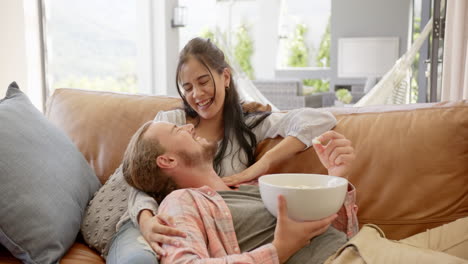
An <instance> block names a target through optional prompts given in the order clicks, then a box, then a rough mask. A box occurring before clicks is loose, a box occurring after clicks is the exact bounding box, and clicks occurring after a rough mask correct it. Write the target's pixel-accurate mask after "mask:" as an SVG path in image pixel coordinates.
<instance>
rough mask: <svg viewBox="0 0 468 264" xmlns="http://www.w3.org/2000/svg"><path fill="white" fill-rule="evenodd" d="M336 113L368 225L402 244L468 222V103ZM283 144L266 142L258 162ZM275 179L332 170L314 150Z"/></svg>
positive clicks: (284, 167)
mask: <svg viewBox="0 0 468 264" xmlns="http://www.w3.org/2000/svg"><path fill="white" fill-rule="evenodd" d="M329 110H330V111H332V112H333V113H334V114H335V116H336V117H337V119H338V124H337V126H336V127H335V128H334V130H335V131H337V132H340V133H342V134H344V135H345V136H346V137H347V138H349V139H350V140H351V141H352V142H353V146H354V148H355V151H356V160H355V162H354V167H353V169H352V172H351V175H350V176H349V181H350V182H351V183H353V184H354V185H355V186H356V188H357V203H358V206H359V211H358V217H359V221H360V224H367V223H373V224H377V225H378V226H379V227H381V228H382V229H383V230H384V231H385V234H386V235H387V237H389V238H392V239H401V238H405V237H408V236H410V235H413V234H416V233H419V232H422V231H424V230H426V229H428V228H432V227H435V226H439V225H441V224H444V223H448V222H450V221H453V220H455V219H458V218H460V217H463V216H468V102H467V101H460V102H453V103H447V102H444V103H434V104H416V105H398V106H377V107H361V108H331V109H329ZM279 141H280V139H274V140H265V141H263V142H262V143H261V144H260V146H259V147H258V149H257V151H258V152H259V153H258V156H257V157H260V156H261V155H263V154H264V153H265V152H266V151H267V150H269V149H270V148H272V147H273V146H274V145H276V144H277V143H278V142H279ZM272 172H276V173H278V172H309V173H310V172H312V173H326V170H325V168H323V167H322V165H321V164H320V162H319V160H318V158H317V157H316V155H315V152H314V150H313V149H309V150H307V151H305V152H303V153H301V154H299V155H296V157H293V158H292V159H291V160H290V161H289V162H284V163H283V164H278V166H276V167H275V168H273V169H272Z"/></svg>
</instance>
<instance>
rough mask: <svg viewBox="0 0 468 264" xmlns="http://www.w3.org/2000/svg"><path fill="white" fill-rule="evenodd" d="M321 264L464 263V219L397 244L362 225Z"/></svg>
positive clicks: (467, 244)
mask: <svg viewBox="0 0 468 264" xmlns="http://www.w3.org/2000/svg"><path fill="white" fill-rule="evenodd" d="M325 263H326V264H332V263H333V264H341V263H346V264H348V263H352V264H354V263H379V264H380V263H443V264H448V263H468V217H465V218H462V219H458V220H456V221H454V222H451V223H449V224H446V225H443V226H440V227H437V228H434V229H430V230H427V231H426V232H423V233H419V234H416V235H414V236H411V237H409V238H406V239H403V240H399V241H395V240H389V239H386V238H385V236H384V234H383V232H382V231H381V230H380V229H379V228H378V227H377V226H374V225H365V226H363V228H362V229H361V231H359V233H358V234H357V235H356V236H355V237H353V238H352V239H351V240H350V241H349V242H348V243H346V244H345V245H344V246H343V247H342V248H341V249H339V250H338V251H337V252H336V253H335V254H334V255H332V256H331V257H330V258H328V259H327V261H326V262H325Z"/></svg>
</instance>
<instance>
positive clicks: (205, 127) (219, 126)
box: [195, 115, 224, 142]
mask: <svg viewBox="0 0 468 264" xmlns="http://www.w3.org/2000/svg"><path fill="white" fill-rule="evenodd" d="M195 132H196V133H197V134H198V135H199V136H200V137H203V138H206V139H207V140H208V141H214V142H217V141H219V140H221V139H223V135H224V122H223V116H222V115H217V116H216V117H215V118H212V119H202V118H200V122H199V123H198V125H197V126H196V127H195Z"/></svg>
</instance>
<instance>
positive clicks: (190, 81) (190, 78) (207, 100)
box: [179, 58, 230, 120]
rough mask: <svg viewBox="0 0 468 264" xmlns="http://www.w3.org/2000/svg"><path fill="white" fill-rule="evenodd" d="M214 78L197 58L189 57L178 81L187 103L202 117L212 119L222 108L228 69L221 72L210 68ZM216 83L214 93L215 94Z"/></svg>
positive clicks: (228, 79) (228, 77)
mask: <svg viewBox="0 0 468 264" xmlns="http://www.w3.org/2000/svg"><path fill="white" fill-rule="evenodd" d="M210 71H211V73H212V74H213V78H214V80H213V79H212V78H211V75H210V72H209V71H208V69H207V68H206V67H205V66H203V64H201V63H200V62H199V61H198V60H197V59H195V58H190V59H189V60H188V61H187V62H186V63H184V64H183V65H182V67H181V69H180V74H179V76H180V83H181V87H182V93H183V94H184V96H185V98H186V100H187V102H188V104H189V105H190V106H191V107H192V109H193V110H195V111H196V112H197V113H198V115H199V116H200V118H202V119H206V120H209V119H213V118H216V117H219V116H220V115H222V113H223V109H224V97H225V96H226V91H225V89H226V87H228V86H229V82H230V74H229V69H227V68H226V69H224V70H223V72H222V73H221V74H219V73H218V72H217V71H215V70H213V69H210ZM215 84H216V95H215Z"/></svg>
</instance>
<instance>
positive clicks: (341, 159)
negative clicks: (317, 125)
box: [313, 131, 356, 178]
mask: <svg viewBox="0 0 468 264" xmlns="http://www.w3.org/2000/svg"><path fill="white" fill-rule="evenodd" d="M316 140H318V141H319V142H320V143H319V142H314V143H313V146H314V149H315V152H316V153H317V155H318V157H319V159H320V161H321V162H322V164H323V166H325V168H327V170H328V174H329V175H332V176H339V177H345V178H346V177H347V176H348V173H349V171H350V170H351V164H352V162H353V161H354V159H355V158H356V154H355V153H354V148H353V147H352V146H351V141H350V140H349V139H346V138H345V137H344V136H343V135H342V134H340V133H338V132H335V131H327V132H325V133H323V134H322V135H320V136H318V137H317V138H316ZM314 141H315V140H314ZM323 144H325V145H323Z"/></svg>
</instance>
